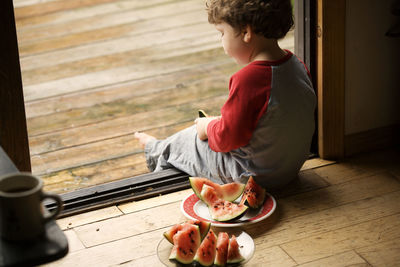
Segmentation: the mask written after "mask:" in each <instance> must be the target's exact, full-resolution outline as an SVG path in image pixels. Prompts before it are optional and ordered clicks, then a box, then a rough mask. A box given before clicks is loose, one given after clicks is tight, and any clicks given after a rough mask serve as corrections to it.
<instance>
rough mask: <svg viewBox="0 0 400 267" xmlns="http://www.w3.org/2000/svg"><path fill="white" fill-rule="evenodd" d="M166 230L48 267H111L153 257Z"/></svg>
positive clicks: (74, 254)
mask: <svg viewBox="0 0 400 267" xmlns="http://www.w3.org/2000/svg"><path fill="white" fill-rule="evenodd" d="M126 216H129V215H126ZM165 230H166V228H163V229H159V230H156V231H153V232H150V233H146V234H143V235H136V236H132V237H129V238H125V239H121V240H117V241H115V242H110V243H106V244H102V245H100V246H95V247H91V248H87V249H84V250H79V251H76V252H72V253H69V254H68V255H67V256H66V257H64V258H63V259H61V260H59V261H56V262H54V263H50V264H48V265H46V266H57V267H62V266H68V267H70V266H77V265H80V266H111V265H117V264H120V263H124V262H128V261H132V260H135V259H140V258H143V257H146V256H153V255H154V251H155V250H156V248H157V245H158V243H159V242H160V240H161V239H162V238H163V237H162V234H163V232H164V231H165ZM99 231H101V229H99ZM143 240H145V242H143Z"/></svg>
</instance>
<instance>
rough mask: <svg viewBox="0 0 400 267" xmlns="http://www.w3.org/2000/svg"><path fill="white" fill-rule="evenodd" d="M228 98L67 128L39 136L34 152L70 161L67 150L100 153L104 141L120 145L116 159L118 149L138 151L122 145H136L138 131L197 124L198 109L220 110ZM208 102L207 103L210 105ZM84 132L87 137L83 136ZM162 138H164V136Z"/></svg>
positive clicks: (33, 139) (111, 155)
mask: <svg viewBox="0 0 400 267" xmlns="http://www.w3.org/2000/svg"><path fill="white" fill-rule="evenodd" d="M225 99H226V96H219V97H215V98H214V99H212V100H208V101H204V100H203V101H201V102H197V103H189V104H184V105H180V106H177V107H167V108H164V109H160V110H158V111H151V115H152V116H149V114H148V112H143V113H138V114H135V115H131V116H127V117H122V118H116V119H113V120H108V121H103V122H99V123H97V124H95V125H84V126H81V127H77V128H71V129H66V130H64V131H62V132H54V133H51V134H47V135H43V136H37V137H34V138H32V140H30V144H31V146H32V153H33V155H34V156H36V155H38V156H40V157H39V158H41V160H42V161H43V160H47V161H49V162H50V161H51V160H52V158H55V159H56V160H57V158H61V157H63V158H64V160H66V161H67V159H68V158H65V156H66V154H67V151H68V150H67V148H68V149H71V150H69V151H76V153H75V154H77V153H80V152H79V150H82V151H83V150H84V148H85V147H86V148H88V149H85V150H86V151H88V150H89V152H90V149H91V148H96V147H97V149H96V150H97V151H94V152H96V153H97V152H98V150H99V149H100V150H103V149H102V148H101V146H102V145H101V144H100V143H99V142H101V141H104V143H105V144H104V145H107V143H109V144H111V145H113V144H116V147H115V150H113V151H109V152H110V157H114V155H120V154H121V153H120V152H119V151H118V149H122V151H124V153H127V152H128V153H129V152H130V153H131V152H135V147H136V148H137V147H138V146H137V145H136V146H132V147H122V146H126V145H127V144H126V142H130V144H132V142H136V141H135V139H134V138H133V136H132V134H133V133H135V132H136V131H149V130H151V129H154V128H163V127H167V126H169V125H176V124H178V123H179V122H184V123H186V122H192V124H193V121H194V119H195V118H196V115H197V114H196V113H197V110H198V109H200V108H203V107H205V106H207V107H208V110H211V111H214V110H218V107H219V106H220V105H221V103H223V101H224V100H225ZM205 103H207V105H206V104H205ZM165 113H168V115H165ZM161 119H163V120H164V121H162V120H161ZM150 127H151V128H150ZM82 131H83V132H85V133H86V134H85V135H82V134H81V133H82ZM170 133H171V132H170ZM128 135H129V136H128ZM158 137H159V138H161V137H160V136H158ZM115 138H119V139H122V140H120V141H124V143H123V142H118V141H119V140H115ZM95 142H97V143H95ZM39 145H40V146H45V150H47V151H48V152H46V153H42V152H43V150H44V149H41V150H40V153H37V152H39V150H38V149H39V148H38V146H39ZM77 146H80V147H77ZM81 148H82V149H81ZM136 152H137V151H136ZM112 153H114V154H112ZM75 156H76V155H73V154H72V153H71V155H70V157H71V158H73V157H75ZM34 158H35V157H32V161H33V160H34ZM72 160H73V159H72ZM84 163H85V162H82V164H84ZM33 165H35V164H33ZM67 165H68V164H67ZM42 168H43V167H40V166H36V169H34V170H35V171H39V170H41V169H42Z"/></svg>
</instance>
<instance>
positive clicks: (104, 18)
mask: <svg viewBox="0 0 400 267" xmlns="http://www.w3.org/2000/svg"><path fill="white" fill-rule="evenodd" d="M86 1H93V0H86ZM102 1H105V2H110V0H102ZM60 2H61V1H60ZM63 2H69V1H63ZM199 8H203V10H204V5H203V3H201V2H198V1H195V0H184V1H179V0H175V1H163V2H161V3H158V4H154V5H151V4H150V5H148V6H144V8H132V9H127V10H122V11H121V12H113V13H108V14H99V15H96V14H95V13H93V15H92V16H90V17H86V18H82V19H76V20H70V21H67V22H65V23H53V24H48V25H43V26H40V25H37V26H34V27H22V28H19V29H18V33H19V34H21V35H22V34H23V35H24V36H23V37H21V41H22V42H24V41H25V40H38V39H42V40H43V39H46V38H50V37H51V38H54V37H56V36H63V35H67V34H76V33H81V32H85V31H92V30H95V29H101V28H106V27H112V26H116V25H121V24H128V23H134V22H138V21H141V20H149V19H154V18H158V17H161V16H164V18H167V17H168V16H173V15H176V14H178V13H180V11H181V10H186V11H188V12H190V11H194V10H196V9H197V10H198V9H199ZM204 12H205V11H204ZM203 18H204V19H206V17H204V16H203ZM183 23H184V22H183ZM153 30H156V29H155V28H153Z"/></svg>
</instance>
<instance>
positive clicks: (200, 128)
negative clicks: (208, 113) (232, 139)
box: [194, 117, 215, 141]
mask: <svg viewBox="0 0 400 267" xmlns="http://www.w3.org/2000/svg"><path fill="white" fill-rule="evenodd" d="M214 119H215V117H211V118H210V117H207V118H205V117H204V118H197V119H196V120H195V121H194V123H195V124H196V129H197V135H198V137H199V139H200V140H202V141H204V140H207V138H208V137H207V126H208V124H209V123H210V121H212V120H214Z"/></svg>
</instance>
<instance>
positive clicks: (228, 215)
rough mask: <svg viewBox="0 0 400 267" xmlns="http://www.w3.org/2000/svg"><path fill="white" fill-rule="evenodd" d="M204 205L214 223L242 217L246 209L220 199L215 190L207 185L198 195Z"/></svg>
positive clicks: (243, 206) (240, 205)
mask: <svg viewBox="0 0 400 267" xmlns="http://www.w3.org/2000/svg"><path fill="white" fill-rule="evenodd" d="M200 195H201V197H202V199H203V201H204V203H206V204H207V206H208V210H209V212H210V215H211V218H212V219H213V220H216V221H222V222H223V221H232V220H236V219H238V218H240V217H242V216H243V215H244V214H245V213H246V211H247V209H248V207H247V206H245V205H243V204H235V203H232V202H229V201H226V200H223V199H220V198H219V197H218V196H217V193H216V192H215V189H214V188H212V187H211V186H208V185H206V184H205V185H203V189H202V190H201V193H200Z"/></svg>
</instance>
